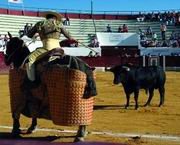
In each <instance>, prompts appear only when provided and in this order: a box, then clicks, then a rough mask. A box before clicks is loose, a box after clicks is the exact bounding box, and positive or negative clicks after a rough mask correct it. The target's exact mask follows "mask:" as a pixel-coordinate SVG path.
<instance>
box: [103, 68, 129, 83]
mask: <svg viewBox="0 0 180 145" xmlns="http://www.w3.org/2000/svg"><path fill="white" fill-rule="evenodd" d="M106 71H111V72H112V73H113V74H114V80H113V83H114V84H119V83H123V82H126V78H127V73H128V72H129V71H130V67H128V66H121V65H118V66H115V67H112V68H110V69H106Z"/></svg>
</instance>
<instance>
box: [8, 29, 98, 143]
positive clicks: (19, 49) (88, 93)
mask: <svg viewBox="0 0 180 145" xmlns="http://www.w3.org/2000/svg"><path fill="white" fill-rule="evenodd" d="M8 35H9V38H10V40H9V41H8V43H7V46H6V54H5V64H6V65H8V66H9V65H11V64H13V67H14V68H15V69H18V70H19V68H20V67H21V66H22V64H23V63H25V62H26V61H27V58H28V55H29V54H30V51H29V49H28V47H27V46H26V45H25V43H24V41H23V40H22V39H20V38H18V37H12V35H11V34H10V33H9V32H8ZM53 51H54V50H53ZM53 51H52V52H53ZM52 52H50V53H49V55H47V56H45V57H43V58H42V60H40V61H38V62H37V65H39V64H42V63H43V62H46V64H48V65H53V64H55V63H60V65H61V63H62V64H63V63H65V62H67V60H70V59H71V64H70V65H71V67H70V68H73V69H79V70H81V71H83V72H85V73H86V75H87V78H86V82H87V84H86V87H85V91H84V95H83V98H89V97H92V96H96V95H97V91H96V84H95V81H94V78H93V72H92V70H91V68H90V67H89V66H88V65H87V64H86V63H85V62H84V61H82V60H81V59H79V58H77V57H74V56H69V55H64V56H63V59H62V61H59V60H58V61H57V59H55V61H51V63H47V58H49V57H50V56H51V55H52V54H53V53H52ZM56 53H58V51H55V54H56ZM25 60H26V61H25ZM40 66H42V65H40ZM37 80H38V79H37ZM24 82H26V83H28V85H24V84H22V86H25V87H27V86H29V87H32V86H34V84H33V83H31V82H30V81H28V79H27V75H26V77H25V79H24ZM29 84H30V85H29ZM35 84H37V82H36V83H35ZM38 84H41V82H38ZM25 87H24V88H23V90H25V92H23V93H24V94H25V97H26V99H25V101H24V103H22V104H21V106H20V105H19V106H18V107H19V108H18V109H16V110H18V111H13V112H12V118H13V129H12V134H13V136H16V137H17V136H19V135H20V134H22V133H24V131H22V130H20V122H19V119H20V114H23V115H25V116H27V117H32V122H31V126H30V127H29V128H28V129H27V131H26V133H28V134H30V133H32V132H33V131H34V130H35V129H36V126H37V118H38V115H37V113H34V114H32V112H31V111H27V110H32V108H31V107H29V106H31V105H29V106H28V105H27V101H26V100H28V99H27V96H28V94H29V93H31V92H27V90H29V89H30V88H25ZM40 101H42V100H40ZM43 101H44V100H43ZM47 101H48V99H47V98H46V101H45V102H46V103H45V104H46V105H45V111H44V112H45V115H44V114H43V115H42V116H41V118H44V119H48V120H51V115H50V113H49V105H48V104H49V103H48V102H47ZM40 103H41V104H42V102H40ZM36 111H37V110H35V111H34V112H36ZM86 134H87V132H86V125H79V128H78V131H77V134H76V137H75V140H74V142H77V141H83V140H84V137H85V135H86Z"/></svg>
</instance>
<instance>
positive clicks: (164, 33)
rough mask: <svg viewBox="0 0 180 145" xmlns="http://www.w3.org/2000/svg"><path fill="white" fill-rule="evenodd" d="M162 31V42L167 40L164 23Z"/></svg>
mask: <svg viewBox="0 0 180 145" xmlns="http://www.w3.org/2000/svg"><path fill="white" fill-rule="evenodd" d="M160 29H161V37H162V40H166V30H167V27H166V24H164V23H163V24H161V26H160Z"/></svg>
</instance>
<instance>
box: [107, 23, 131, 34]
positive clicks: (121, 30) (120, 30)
mask: <svg viewBox="0 0 180 145" xmlns="http://www.w3.org/2000/svg"><path fill="white" fill-rule="evenodd" d="M106 32H112V30H111V26H110V24H107V26H106ZM117 32H118V33H127V32H128V26H127V25H126V24H123V25H122V26H119V27H118V30H117Z"/></svg>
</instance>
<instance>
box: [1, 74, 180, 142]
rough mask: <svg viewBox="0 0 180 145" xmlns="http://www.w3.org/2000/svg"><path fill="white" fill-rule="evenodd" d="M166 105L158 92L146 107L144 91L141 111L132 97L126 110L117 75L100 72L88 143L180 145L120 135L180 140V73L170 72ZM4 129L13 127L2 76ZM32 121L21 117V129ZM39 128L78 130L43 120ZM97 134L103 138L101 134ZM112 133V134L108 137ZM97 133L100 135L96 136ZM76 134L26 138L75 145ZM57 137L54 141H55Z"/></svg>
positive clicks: (4, 131) (4, 132) (42, 134)
mask: <svg viewBox="0 0 180 145" xmlns="http://www.w3.org/2000/svg"><path fill="white" fill-rule="evenodd" d="M166 74H167V81H166V94H165V105H164V106H163V107H160V108H159V107H157V106H158V104H159V93H158V91H157V90H156V91H155V94H154V98H153V100H152V103H151V104H152V105H151V106H149V107H143V105H144V104H145V102H146V100H147V96H146V94H145V92H144V91H143V90H142V91H141V92H140V96H139V105H140V108H139V109H138V110H134V97H133V96H132V97H131V100H130V107H129V108H128V109H124V104H125V102H126V98H125V94H124V91H123V88H122V86H121V85H117V86H115V85H113V84H112V79H113V75H112V74H111V73H110V72H97V73H96V81H97V89H98V96H96V97H95V105H94V114H93V122H92V125H90V126H88V131H89V134H88V135H87V137H86V141H96V142H97V141H99V142H115V143H125V144H128V145H180V140H179V141H172V140H165V139H162V138H158V139H153V138H144V137H141V136H140V137H122V136H118V135H117V134H118V133H123V134H125V133H131V134H142V135H161V136H162V135H164V136H167V135H171V136H177V137H180V123H179V122H180V111H179V110H180V92H179V90H178V89H179V87H180V72H166ZM0 96H1V97H0V110H1V112H0V126H12V119H11V112H10V103H9V89H8V75H0ZM30 122H31V120H30V119H29V118H26V117H24V116H22V117H21V126H22V127H28V125H29V124H30ZM38 128H48V129H58V130H64V129H66V130H76V129H77V127H64V126H56V125H54V124H53V123H52V122H51V121H48V120H44V119H39V120H38ZM10 131H11V130H10V129H5V128H2V127H0V138H1V137H6V135H7V134H9V133H10ZM97 132H98V133H99V132H100V134H97ZM103 132H108V133H112V134H107V133H104V134H103ZM95 133H96V134H95ZM73 135H74V134H73V133H59V132H42V131H37V132H35V133H34V134H31V135H23V136H22V137H23V138H27V139H42V140H50V139H52V140H53V141H56V142H72V141H73V137H72V136H73ZM53 137H54V138H53Z"/></svg>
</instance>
